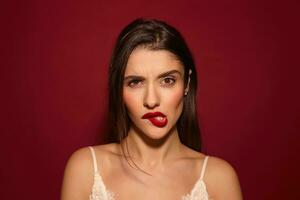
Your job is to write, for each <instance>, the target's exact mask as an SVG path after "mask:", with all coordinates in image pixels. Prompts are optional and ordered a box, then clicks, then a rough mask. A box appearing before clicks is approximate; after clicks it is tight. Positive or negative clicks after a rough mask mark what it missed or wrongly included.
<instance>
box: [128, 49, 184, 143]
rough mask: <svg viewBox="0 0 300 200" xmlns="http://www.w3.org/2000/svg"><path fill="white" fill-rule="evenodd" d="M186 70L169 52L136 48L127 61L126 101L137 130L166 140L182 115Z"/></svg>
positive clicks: (151, 136) (150, 136)
mask: <svg viewBox="0 0 300 200" xmlns="http://www.w3.org/2000/svg"><path fill="white" fill-rule="evenodd" d="M183 97H184V67H183V65H182V64H181V62H180V61H179V60H178V59H177V58H176V57H175V55H174V54H172V53H170V52H169V51H166V50H149V49H146V48H142V47H139V48H137V49H135V50H134V51H133V52H132V53H131V55H130V57H129V59H128V62H127V66H126V70H125V76H124V84H123V99H124V103H125V106H126V108H127V111H128V115H129V117H130V119H131V121H132V123H133V125H134V126H135V127H137V128H138V129H139V130H141V131H142V133H143V134H145V135H147V136H148V137H149V138H152V139H160V138H162V137H164V136H165V135H166V134H167V133H168V132H169V131H170V130H171V129H172V128H173V127H174V126H175V125H176V122H177V120H178V118H179V116H180V114H181V112H182V107H183Z"/></svg>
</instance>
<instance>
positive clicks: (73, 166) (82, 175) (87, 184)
mask: <svg viewBox="0 0 300 200" xmlns="http://www.w3.org/2000/svg"><path fill="white" fill-rule="evenodd" d="M92 183H93V166H92V158H91V153H90V150H89V149H88V148H87V147H84V148H80V149H78V150H76V151H75V152H74V153H73V154H72V155H71V156H70V158H69V160H68V162H67V164H66V167H65V172H64V178H63V184H62V191H61V199H62V200H69V199H70V200H71V199H74V200H77V199H84V198H86V196H87V195H88V194H89V192H90V188H91V186H92Z"/></svg>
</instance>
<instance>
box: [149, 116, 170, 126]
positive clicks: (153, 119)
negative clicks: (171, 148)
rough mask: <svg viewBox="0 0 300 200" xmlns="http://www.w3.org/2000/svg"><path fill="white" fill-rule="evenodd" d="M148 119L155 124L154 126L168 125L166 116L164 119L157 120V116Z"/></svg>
mask: <svg viewBox="0 0 300 200" xmlns="http://www.w3.org/2000/svg"><path fill="white" fill-rule="evenodd" d="M148 120H149V121H150V122H151V123H152V124H153V125H154V126H157V127H160V128H162V127H164V126H166V125H167V123H168V119H167V118H166V117H164V118H163V120H157V119H156V118H155V117H151V118H148Z"/></svg>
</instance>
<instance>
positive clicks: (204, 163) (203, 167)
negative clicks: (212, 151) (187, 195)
mask: <svg viewBox="0 0 300 200" xmlns="http://www.w3.org/2000/svg"><path fill="white" fill-rule="evenodd" d="M207 160H208V156H205V158H204V161H203V165H202V169H201V175H200V180H203V177H204V173H205V169H206V164H207Z"/></svg>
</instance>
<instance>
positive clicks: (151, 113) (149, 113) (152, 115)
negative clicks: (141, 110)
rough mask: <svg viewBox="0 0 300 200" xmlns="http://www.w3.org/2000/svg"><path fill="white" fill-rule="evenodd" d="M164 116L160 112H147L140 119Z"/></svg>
mask: <svg viewBox="0 0 300 200" xmlns="http://www.w3.org/2000/svg"><path fill="white" fill-rule="evenodd" d="M165 116H166V115H164V114H163V113H161V112H148V113H146V114H144V115H143V116H142V119H148V118H152V117H165Z"/></svg>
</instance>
